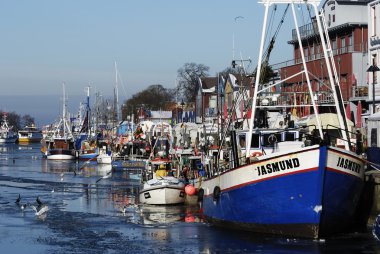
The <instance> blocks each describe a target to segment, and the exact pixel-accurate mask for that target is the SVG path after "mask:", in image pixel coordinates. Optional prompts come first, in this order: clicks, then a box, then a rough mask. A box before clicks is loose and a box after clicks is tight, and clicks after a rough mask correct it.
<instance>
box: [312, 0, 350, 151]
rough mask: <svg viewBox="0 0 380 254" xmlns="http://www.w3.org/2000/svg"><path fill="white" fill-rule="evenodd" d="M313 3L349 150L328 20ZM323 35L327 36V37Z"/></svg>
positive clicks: (340, 123) (346, 147) (338, 112)
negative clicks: (326, 20) (327, 25)
mask: <svg viewBox="0 0 380 254" xmlns="http://www.w3.org/2000/svg"><path fill="white" fill-rule="evenodd" d="M311 5H312V6H313V8H314V12H315V13H316V14H315V15H316V16H317V18H316V20H317V25H318V32H319V34H320V38H321V44H322V48H323V55H324V58H325V63H326V68H327V72H328V75H329V80H330V84H331V90H332V91H333V96H334V103H335V108H336V113H337V115H338V121H339V125H340V128H341V129H342V130H345V131H342V138H343V141H344V146H345V149H346V150H349V147H350V143H349V141H348V127H347V122H346V120H345V118H344V119H343V115H342V113H344V111H345V109H344V107H343V105H342V103H343V101H342V95H341V93H340V92H339V96H340V98H338V94H337V91H336V90H337V89H336V86H337V87H338V89H339V80H338V76H337V72H336V67H335V62H334V57H333V52H332V49H331V45H330V38H329V34H328V32H327V30H326V22H325V19H324V14H323V11H321V13H318V5H317V3H314V2H312V3H311ZM321 20H322V21H323V24H322V23H321ZM322 28H324V29H323V30H322ZM323 35H324V36H326V38H325V37H324V36H323ZM330 61H331V62H330ZM331 69H333V71H334V75H335V77H336V79H335V80H334V77H333V73H332V70H331ZM339 91H340V90H339ZM339 102H340V103H339ZM341 107H342V109H341Z"/></svg>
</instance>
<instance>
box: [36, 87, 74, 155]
mask: <svg viewBox="0 0 380 254" xmlns="http://www.w3.org/2000/svg"><path fill="white" fill-rule="evenodd" d="M66 117H67V116H66V97H65V87H64V85H63V114H62V117H61V119H60V122H59V123H58V124H57V125H56V126H55V129H54V132H53V133H52V135H51V136H48V137H46V138H45V139H42V140H41V144H42V146H41V152H42V153H43V154H44V155H45V156H46V158H47V159H48V160H74V159H75V143H74V136H73V134H72V133H71V128H70V126H69V122H68V120H67V119H66Z"/></svg>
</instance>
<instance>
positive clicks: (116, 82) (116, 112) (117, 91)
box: [115, 61, 119, 122]
mask: <svg viewBox="0 0 380 254" xmlns="http://www.w3.org/2000/svg"><path fill="white" fill-rule="evenodd" d="M115 121H116V122H118V121H119V82H118V72H117V63H116V61H115Z"/></svg>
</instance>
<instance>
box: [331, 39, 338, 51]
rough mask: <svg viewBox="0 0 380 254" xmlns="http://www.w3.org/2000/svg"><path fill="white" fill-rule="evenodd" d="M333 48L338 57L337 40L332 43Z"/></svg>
mask: <svg viewBox="0 0 380 254" xmlns="http://www.w3.org/2000/svg"><path fill="white" fill-rule="evenodd" d="M331 47H332V51H333V54H334V55H337V54H338V52H337V45H336V40H335V39H334V40H332V41H331Z"/></svg>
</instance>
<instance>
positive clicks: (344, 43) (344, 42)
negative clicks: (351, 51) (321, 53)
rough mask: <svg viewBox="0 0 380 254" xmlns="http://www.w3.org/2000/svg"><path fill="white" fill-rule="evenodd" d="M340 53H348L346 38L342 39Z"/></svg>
mask: <svg viewBox="0 0 380 254" xmlns="http://www.w3.org/2000/svg"><path fill="white" fill-rule="evenodd" d="M340 53H341V54H344V53H347V50H346V38H345V37H342V38H340Z"/></svg>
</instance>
